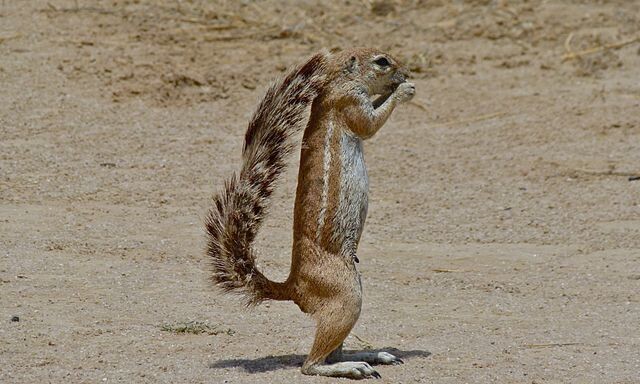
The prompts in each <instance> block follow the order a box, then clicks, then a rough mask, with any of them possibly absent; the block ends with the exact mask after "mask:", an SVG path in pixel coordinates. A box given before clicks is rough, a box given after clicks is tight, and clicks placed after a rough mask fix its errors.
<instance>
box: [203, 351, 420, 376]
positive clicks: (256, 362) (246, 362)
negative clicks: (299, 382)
mask: <svg viewBox="0 0 640 384" xmlns="http://www.w3.org/2000/svg"><path fill="white" fill-rule="evenodd" d="M381 351H384V352H389V353H392V354H394V355H396V356H397V357H399V358H401V359H403V360H406V359H410V358H413V357H429V356H430V355H431V352H429V351H422V350H419V349H416V350H412V351H401V350H399V349H395V348H381V349H373V350H367V351H366V352H381ZM345 352H346V353H349V352H358V351H355V350H345ZM306 357H307V356H306V355H294V354H290V355H281V356H266V357H260V358H257V359H227V360H218V361H216V362H213V363H211V364H210V365H209V368H242V369H243V370H244V371H245V372H249V373H259V372H270V371H277V370H280V369H288V368H295V367H301V366H302V363H303V362H304V359H305V358H306Z"/></svg>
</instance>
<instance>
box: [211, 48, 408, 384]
mask: <svg viewBox="0 0 640 384" xmlns="http://www.w3.org/2000/svg"><path fill="white" fill-rule="evenodd" d="M407 75H408V72H407V71H406V70H405V69H404V67H402V65H401V64H400V63H399V62H398V61H397V60H396V59H394V58H393V57H392V56H391V55H389V54H387V53H383V52H380V51H377V50H375V49H351V50H345V51H342V52H338V53H328V52H321V53H318V54H316V55H314V56H313V57H311V58H310V59H309V60H308V61H307V62H306V63H304V64H302V65H301V66H298V67H296V68H294V69H292V70H291V71H290V72H289V73H288V74H287V75H285V76H284V78H282V79H281V80H279V81H277V82H275V83H274V84H273V85H272V86H271V87H270V88H269V89H268V91H267V93H266V95H265V97H264V98H263V100H262V101H261V103H260V104H259V106H258V109H257V111H256V112H255V114H254V115H253V118H252V119H251V121H250V123H249V128H248V129H247V132H246V135H245V142H244V147H243V151H242V155H243V163H242V168H241V170H240V174H239V175H237V176H236V175H233V176H232V177H231V178H230V179H229V180H228V181H227V183H226V184H225V188H224V190H223V191H222V192H221V193H220V194H219V195H217V196H216V197H215V198H214V204H213V207H212V208H211V210H210V211H209V215H208V216H207V219H206V229H207V234H208V248H207V253H208V255H209V256H210V257H211V259H212V261H213V270H214V274H213V280H214V282H215V283H216V284H217V285H218V286H220V287H221V288H222V289H223V290H225V291H228V292H231V291H234V292H239V293H243V294H244V295H245V297H246V299H247V304H248V305H255V304H258V303H260V302H262V301H264V300H293V301H294V302H295V303H296V304H297V305H298V306H299V307H300V309H301V310H302V311H303V312H305V313H308V314H310V315H311V316H312V317H313V318H314V319H315V321H316V323H317V330H316V336H315V341H314V343H313V347H312V349H311V352H310V353H309V355H308V357H307V359H306V361H305V362H304V364H303V366H302V373H304V374H308V375H322V376H335V377H348V378H352V379H362V378H368V377H380V375H379V374H378V372H376V371H375V370H374V369H373V368H372V367H371V365H369V364H370V363H371V364H401V363H402V360H400V359H399V358H397V357H395V356H393V355H392V354H390V353H387V352H360V353H353V354H347V353H343V352H342V342H343V341H344V339H345V338H346V337H347V335H348V334H349V332H350V331H351V329H352V328H353V326H354V325H355V323H356V321H357V320H358V317H359V315H360V308H361V304H362V289H361V283H360V274H359V272H358V270H357V269H356V266H355V264H356V263H358V262H359V260H358V258H357V256H356V251H357V248H358V242H359V241H360V235H361V234H362V230H363V228H364V222H365V218H366V215H367V196H368V188H369V181H368V176H367V169H366V166H365V163H364V155H363V151H362V141H363V140H364V139H367V138H369V137H371V136H373V135H374V134H375V133H376V132H377V131H378V130H379V129H380V128H381V127H382V125H383V124H384V123H385V122H386V120H387V118H388V117H389V116H390V115H391V112H392V111H393V110H394V108H395V107H396V105H397V104H398V103H401V102H404V101H407V100H410V99H411V98H412V97H413V95H414V94H415V86H414V85H413V84H412V83H409V82H407V81H406V77H407ZM376 95H377V98H376V99H375V100H372V98H373V97H375V96H376ZM309 105H311V114H310V117H309V119H308V123H307V124H306V129H304V137H303V139H302V149H301V151H302V152H301V156H300V171H299V174H298V187H297V192H296V200H295V208H294V223H293V252H292V263H291V272H290V274H289V277H288V278H287V280H286V281H285V282H282V283H279V282H274V281H271V280H269V279H268V278H266V277H265V276H264V275H263V274H262V273H261V272H260V271H259V270H258V269H257V268H256V264H255V254H254V251H253V250H252V242H253V241H254V239H255V237H256V234H257V231H258V228H259V227H260V225H261V223H262V221H263V218H264V216H265V215H266V211H267V209H268V199H269V197H270V196H271V194H272V192H273V185H274V182H275V181H276V179H277V177H278V176H279V175H280V174H281V172H282V170H283V168H284V167H285V165H286V158H287V156H288V155H290V153H291V151H292V149H293V148H294V144H293V143H292V142H291V141H292V140H291V137H292V135H294V134H295V133H298V132H300V131H301V130H302V129H303V128H304V127H305V124H304V123H305V121H306V116H307V114H308V112H307V109H308V106H309Z"/></svg>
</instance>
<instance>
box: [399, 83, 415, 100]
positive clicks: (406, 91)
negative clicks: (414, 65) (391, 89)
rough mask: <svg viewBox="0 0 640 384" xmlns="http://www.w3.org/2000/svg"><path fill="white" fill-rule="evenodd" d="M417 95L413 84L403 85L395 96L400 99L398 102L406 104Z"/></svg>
mask: <svg viewBox="0 0 640 384" xmlns="http://www.w3.org/2000/svg"><path fill="white" fill-rule="evenodd" d="M415 94H416V86H415V84H413V83H402V84H400V85H399V86H398V88H397V89H396V91H395V96H396V97H397V98H398V101H400V102H404V101H409V100H411V99H413V96H414V95H415Z"/></svg>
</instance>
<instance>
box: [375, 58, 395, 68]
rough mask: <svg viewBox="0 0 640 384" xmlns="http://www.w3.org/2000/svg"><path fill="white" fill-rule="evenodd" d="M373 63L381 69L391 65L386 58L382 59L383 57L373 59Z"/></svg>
mask: <svg viewBox="0 0 640 384" xmlns="http://www.w3.org/2000/svg"><path fill="white" fill-rule="evenodd" d="M373 62H374V63H376V64H377V65H379V66H381V67H388V66H390V65H391V63H390V62H389V60H387V58H386V57H384V56H382V57H379V58H377V59H375V60H374V61H373Z"/></svg>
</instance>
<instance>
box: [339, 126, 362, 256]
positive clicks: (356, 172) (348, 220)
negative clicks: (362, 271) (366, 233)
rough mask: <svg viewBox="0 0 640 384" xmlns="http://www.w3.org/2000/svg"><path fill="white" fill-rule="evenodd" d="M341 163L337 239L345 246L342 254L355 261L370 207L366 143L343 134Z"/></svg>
mask: <svg viewBox="0 0 640 384" xmlns="http://www.w3.org/2000/svg"><path fill="white" fill-rule="evenodd" d="M340 159H341V162H342V164H341V175H340V194H339V203H338V209H337V212H336V216H335V218H334V220H335V222H334V226H333V228H335V232H334V236H335V240H336V241H338V242H339V243H340V244H342V247H341V250H340V253H341V254H342V255H344V256H352V257H353V256H355V255H356V250H357V248H358V243H359V242H360V236H361V235H362V230H363V228H364V222H365V219H366V217H367V207H368V193H369V176H368V175H367V168H366V165H365V163H364V153H363V151H362V139H360V138H358V137H355V136H352V135H350V134H348V133H342V134H341V138H340Z"/></svg>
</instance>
